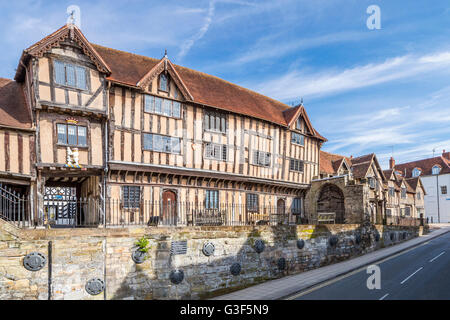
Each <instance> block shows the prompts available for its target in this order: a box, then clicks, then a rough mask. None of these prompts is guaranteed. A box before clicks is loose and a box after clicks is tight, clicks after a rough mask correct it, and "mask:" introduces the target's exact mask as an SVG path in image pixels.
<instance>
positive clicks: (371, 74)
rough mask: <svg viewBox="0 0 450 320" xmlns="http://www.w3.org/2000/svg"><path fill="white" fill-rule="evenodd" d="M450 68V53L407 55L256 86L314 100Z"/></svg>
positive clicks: (279, 96)
mask: <svg viewBox="0 0 450 320" xmlns="http://www.w3.org/2000/svg"><path fill="white" fill-rule="evenodd" d="M449 66H450V52H448V51H446V52H439V53H436V54H434V55H426V56H414V55H405V56H400V57H395V58H390V59H387V60H386V61H384V62H382V63H378V64H374V63H370V64H367V65H364V66H356V67H353V68H349V69H344V70H326V71H318V72H308V70H304V71H299V70H292V71H289V72H287V73H286V74H284V75H282V76H280V77H277V78H274V79H271V80H269V81H266V82H264V83H261V84H256V85H254V86H253V87H256V91H259V92H262V93H264V94H266V95H268V96H271V97H274V98H277V99H279V100H290V99H295V98H297V97H300V96H302V97H309V98H311V97H319V96H328V95H332V94H335V93H340V92H344V91H350V90H354V89H359V88H364V87H369V86H374V85H377V84H381V83H386V82H391V81H394V80H399V79H405V78H407V77H413V76H416V75H419V74H424V73H428V72H431V71H442V72H447V71H446V70H445V69H446V67H447V69H448V67H449Z"/></svg>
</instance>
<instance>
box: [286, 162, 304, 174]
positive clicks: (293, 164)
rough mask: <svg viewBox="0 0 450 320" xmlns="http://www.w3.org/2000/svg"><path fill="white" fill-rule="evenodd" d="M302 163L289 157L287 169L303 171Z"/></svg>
mask: <svg viewBox="0 0 450 320" xmlns="http://www.w3.org/2000/svg"><path fill="white" fill-rule="evenodd" d="M303 166H304V163H303V161H301V160H298V159H290V163H289V169H290V170H291V171H297V172H303Z"/></svg>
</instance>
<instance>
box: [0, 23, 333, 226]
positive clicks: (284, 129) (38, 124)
mask: <svg viewBox="0 0 450 320" xmlns="http://www.w3.org/2000/svg"><path fill="white" fill-rule="evenodd" d="M3 81H4V83H5V84H6V83H8V85H10V86H14V89H15V90H16V91H21V92H23V97H24V99H23V101H12V100H14V98H12V97H10V96H8V97H7V98H8V99H9V100H7V101H6V98H5V97H2V98H0V99H2V100H3V101H0V106H1V107H2V108H3V109H4V110H5V113H8V112H9V111H8V110H9V109H7V108H11V106H5V105H6V104H12V103H14V104H20V106H19V108H16V109H17V110H16V112H15V113H14V112H12V114H10V115H9V117H10V118H12V120H11V119H4V120H3V122H4V123H3V124H2V127H1V128H0V139H1V141H0V143H2V145H4V146H5V152H4V156H1V157H0V179H1V181H2V184H3V187H8V188H9V189H8V190H9V191H11V188H15V186H16V184H19V181H20V180H23V181H25V185H26V186H27V187H26V188H25V189H26V190H24V189H21V190H18V192H19V191H23V192H26V193H27V194H30V195H31V197H30V199H35V201H30V202H29V203H27V210H26V213H24V214H25V215H26V217H27V220H28V223H29V224H30V225H43V224H57V225H58V224H59V225H62V226H64V225H66V224H67V225H73V224H83V223H89V224H93V225H95V224H99V225H101V224H108V221H109V222H111V221H112V220H114V219H116V218H117V219H116V220H117V221H118V224H121V223H129V222H130V223H133V222H139V223H150V222H151V221H153V222H154V221H161V220H163V218H164V217H166V218H168V219H169V220H170V221H178V223H180V222H181V223H185V222H186V221H190V220H192V217H191V218H189V217H187V215H188V214H190V213H192V212H195V213H196V214H200V215H203V216H205V214H206V213H208V214H212V215H213V216H215V217H217V216H220V219H222V220H223V219H225V220H227V221H232V222H233V223H234V222H237V223H248V222H252V223H258V222H261V221H265V218H264V217H265V216H267V214H271V213H275V214H277V215H285V216H287V219H288V220H289V221H292V222H293V221H296V220H297V221H298V220H299V219H301V218H302V217H304V216H305V204H304V199H305V195H306V193H307V191H308V189H309V187H310V184H311V180H312V179H313V178H314V177H318V176H319V159H320V157H319V151H320V148H321V145H322V143H323V142H325V141H326V139H325V138H324V137H322V136H321V135H320V134H319V133H318V132H317V131H316V130H315V129H314V127H313V126H312V123H311V121H310V120H309V118H308V115H307V114H306V110H305V108H304V106H303V105H298V106H296V107H289V106H287V105H285V104H283V103H281V102H278V101H276V100H273V99H270V98H268V97H265V96H263V95H260V94H257V93H255V92H252V91H250V90H247V89H245V88H242V87H239V86H237V85H234V84H231V83H229V82H226V81H224V80H221V79H219V78H217V77H214V76H210V75H207V74H204V73H201V72H198V71H194V70H191V69H187V68H184V67H181V66H178V65H174V64H172V62H171V61H170V60H169V59H168V57H167V55H165V56H164V57H163V58H162V59H159V60H158V59H152V58H148V57H143V56H139V55H135V54H131V53H127V52H123V51H118V50H114V49H110V48H105V47H102V46H99V45H95V44H92V43H90V42H89V41H88V40H87V39H86V38H85V37H84V35H83V34H82V32H81V31H80V29H78V28H77V27H76V26H74V25H66V26H63V27H62V28H60V29H59V30H57V31H56V32H54V33H53V34H51V35H49V36H47V37H46V38H44V39H43V40H41V41H39V42H37V43H36V44H34V45H33V46H31V47H30V48H28V49H26V50H24V52H23V54H22V57H21V59H20V62H19V67H18V69H17V73H16V76H15V81H10V80H3ZM2 89H3V90H5V92H6V89H5V88H4V86H3V87H2ZM5 95H6V94H5ZM16 100H17V99H16ZM25 113H26V114H27V115H28V118H27V119H25V120H24V119H21V117H22V118H23V114H25ZM19 118H20V119H19ZM18 119H19V120H20V121H22V122H23V123H19V122H20V121H19V120H18ZM13 120H14V121H13ZM1 121H2V120H0V122H1ZM8 121H9V122H10V123H8ZM19 124H20V125H19ZM21 126H22V127H21ZM11 130H12V132H11ZM15 132H18V133H15ZM19 150H21V151H22V152H19ZM3 159H5V160H3ZM91 203H95V206H94V207H95V210H97V211H98V212H96V213H95V214H94V216H92V214H91V211H92V210H91V207H90V205H91ZM224 207H227V209H226V210H223V208H224ZM77 208H78V209H77ZM183 208H184V209H183ZM193 208H197V209H196V210H193ZM198 208H202V209H198ZM230 208H232V209H230ZM80 211H81V213H80ZM199 212H200V213H199ZM147 214H150V217H151V218H154V217H159V218H160V219H148V217H147ZM113 215H117V216H118V217H116V216H114V217H113ZM222 220H221V221H222ZM149 221H150V222H149Z"/></svg>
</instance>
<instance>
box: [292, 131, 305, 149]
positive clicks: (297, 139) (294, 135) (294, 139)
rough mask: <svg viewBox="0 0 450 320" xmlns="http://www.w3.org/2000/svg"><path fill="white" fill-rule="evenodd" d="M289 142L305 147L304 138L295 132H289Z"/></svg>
mask: <svg viewBox="0 0 450 320" xmlns="http://www.w3.org/2000/svg"><path fill="white" fill-rule="evenodd" d="M291 142H292V143H295V144H298V145H301V146H304V145H305V137H304V136H303V135H302V134H300V133H297V132H291Z"/></svg>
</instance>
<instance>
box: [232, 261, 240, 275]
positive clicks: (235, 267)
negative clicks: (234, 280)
mask: <svg viewBox="0 0 450 320" xmlns="http://www.w3.org/2000/svg"><path fill="white" fill-rule="evenodd" d="M230 272H231V274H232V275H233V276H237V275H238V274H240V273H241V265H240V264H239V263H237V262H235V263H233V264H232V265H231V267H230Z"/></svg>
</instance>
